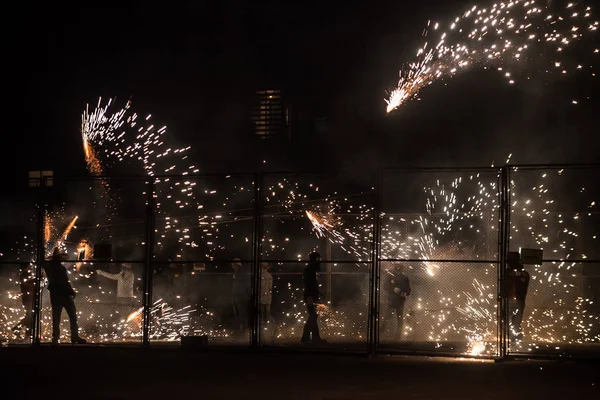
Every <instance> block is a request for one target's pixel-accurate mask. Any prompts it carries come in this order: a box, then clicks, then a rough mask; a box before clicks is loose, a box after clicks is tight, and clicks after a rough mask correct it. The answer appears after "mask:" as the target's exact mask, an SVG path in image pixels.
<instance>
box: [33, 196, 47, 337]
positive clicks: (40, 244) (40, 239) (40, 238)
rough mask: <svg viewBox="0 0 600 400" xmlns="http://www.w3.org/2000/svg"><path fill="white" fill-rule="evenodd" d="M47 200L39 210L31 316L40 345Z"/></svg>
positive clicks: (34, 333) (34, 335) (34, 334)
mask: <svg viewBox="0 0 600 400" xmlns="http://www.w3.org/2000/svg"><path fill="white" fill-rule="evenodd" d="M46 209H47V205H46V202H45V201H43V202H42V205H41V206H40V208H39V210H38V216H37V226H36V231H37V232H36V233H37V240H36V242H37V248H36V257H35V259H36V261H35V281H34V283H35V286H34V294H33V315H32V316H31V337H32V339H33V345H34V346H39V345H40V334H41V332H40V330H41V318H40V314H41V310H40V308H41V301H42V293H41V292H42V265H43V263H44V262H45V258H46V252H45V249H46V243H45V242H46V239H45V235H44V231H45V225H46Z"/></svg>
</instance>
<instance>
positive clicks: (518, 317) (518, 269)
mask: <svg viewBox="0 0 600 400" xmlns="http://www.w3.org/2000/svg"><path fill="white" fill-rule="evenodd" d="M507 262H508V271H507V273H506V297H507V300H508V315H509V318H510V332H509V333H510V338H511V340H522V339H523V332H522V330H521V322H522V321H523V311H524V310H525V298H526V297H527V289H528V288H529V273H528V272H527V271H525V270H524V269H523V264H521V262H520V260H519V253H517V252H510V253H508V259H507Z"/></svg>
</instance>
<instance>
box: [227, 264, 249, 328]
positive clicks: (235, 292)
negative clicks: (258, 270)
mask: <svg viewBox="0 0 600 400" xmlns="http://www.w3.org/2000/svg"><path fill="white" fill-rule="evenodd" d="M231 267H232V268H233V287H232V297H233V313H234V315H235V318H236V322H237V328H239V329H240V331H242V332H244V331H246V330H248V327H249V322H250V320H249V315H248V310H249V308H250V301H251V286H252V283H251V280H250V272H249V271H246V270H245V268H244V266H243V265H242V261H241V260H240V259H239V258H234V259H233V262H232V263H231Z"/></svg>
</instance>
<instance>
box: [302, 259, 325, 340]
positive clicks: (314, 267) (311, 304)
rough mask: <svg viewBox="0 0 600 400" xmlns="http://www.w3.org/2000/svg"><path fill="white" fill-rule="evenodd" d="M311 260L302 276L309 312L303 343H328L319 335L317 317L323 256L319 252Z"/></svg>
mask: <svg viewBox="0 0 600 400" xmlns="http://www.w3.org/2000/svg"><path fill="white" fill-rule="evenodd" d="M309 260H310V262H309V263H308V266H307V267H306V268H305V269H304V273H303V274H302V278H303V280H304V304H306V311H307V312H308V318H307V320H306V324H304V331H303V333H302V343H303V344H307V343H311V342H312V343H313V344H319V343H327V341H326V340H323V339H321V336H320V335H319V323H318V315H317V305H318V304H319V302H320V295H321V293H320V292H319V271H321V255H320V254H319V253H317V252H312V253H310V255H309ZM311 335H312V338H311Z"/></svg>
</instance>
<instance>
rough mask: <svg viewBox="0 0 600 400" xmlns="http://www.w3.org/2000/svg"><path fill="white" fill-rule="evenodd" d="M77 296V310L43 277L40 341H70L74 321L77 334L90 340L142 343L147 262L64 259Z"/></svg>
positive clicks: (91, 341) (75, 306)
mask: <svg viewBox="0 0 600 400" xmlns="http://www.w3.org/2000/svg"><path fill="white" fill-rule="evenodd" d="M62 265H63V266H64V267H65V268H66V270H67V273H68V277H69V281H70V283H71V286H72V287H73V289H74V291H75V292H76V295H75V296H74V299H73V303H74V311H75V312H74V314H75V315H76V319H72V318H71V315H69V312H70V311H71V310H70V309H69V307H70V304H69V303H67V302H66V301H63V300H62V299H61V298H62V297H63V296H61V294H60V293H53V292H52V293H51V292H50V291H49V290H48V287H49V286H48V280H47V279H44V284H43V286H42V296H41V307H40V310H41V311H40V325H41V329H40V341H41V342H51V341H52V340H54V339H58V341H59V343H69V342H71V340H72V339H73V338H74V337H76V336H77V335H74V334H73V331H72V329H73V330H74V327H75V321H76V325H77V328H78V330H77V333H78V336H79V337H81V338H83V339H85V340H86V341H87V342H88V343H132V344H133V343H140V342H141V338H142V326H141V308H142V300H141V289H142V288H141V283H142V275H143V270H144V266H143V264H140V263H128V262H124V263H114V262H90V261H88V262H69V261H63V262H62ZM59 310H60V323H59V332H58V333H59V336H58V337H55V332H53V329H55V326H54V324H55V322H54V321H55V318H56V317H57V316H58V312H59Z"/></svg>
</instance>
